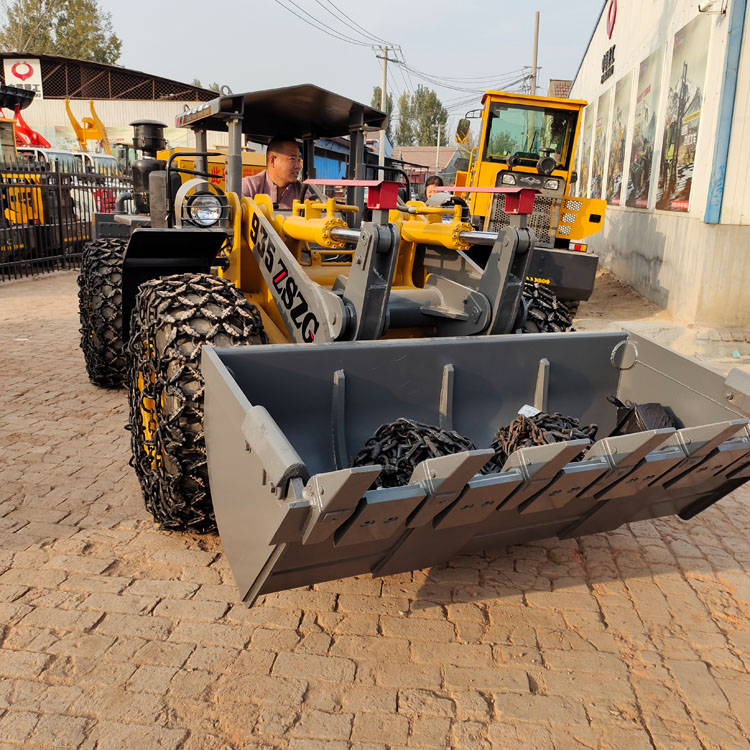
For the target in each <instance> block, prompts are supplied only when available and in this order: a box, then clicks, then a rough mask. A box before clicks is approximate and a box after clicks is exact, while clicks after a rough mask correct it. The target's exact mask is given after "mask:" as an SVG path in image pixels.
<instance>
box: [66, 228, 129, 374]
mask: <svg viewBox="0 0 750 750" xmlns="http://www.w3.org/2000/svg"><path fill="white" fill-rule="evenodd" d="M126 245H127V240H126V239H120V238H108V239H100V240H93V241H92V242H88V243H87V244H86V246H85V247H84V249H83V260H82V262H81V271H80V273H79V274H78V310H79V317H80V321H81V327H80V329H79V331H80V334H81V349H82V350H83V358H84V360H85V362H86V371H87V372H88V376H89V380H90V381H91V382H92V383H93V384H94V385H98V386H102V387H105V388H116V387H118V386H121V385H122V384H123V383H124V380H125V375H126V372H127V356H126V353H125V351H124V347H123V343H122V260H123V256H124V254H125V246H126Z"/></svg>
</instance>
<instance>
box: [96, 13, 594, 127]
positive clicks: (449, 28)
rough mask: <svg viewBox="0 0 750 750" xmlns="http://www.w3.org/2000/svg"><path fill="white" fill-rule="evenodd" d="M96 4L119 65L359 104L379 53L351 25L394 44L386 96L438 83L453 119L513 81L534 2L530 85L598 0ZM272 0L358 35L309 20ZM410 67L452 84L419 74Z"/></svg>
mask: <svg viewBox="0 0 750 750" xmlns="http://www.w3.org/2000/svg"><path fill="white" fill-rule="evenodd" d="M295 4H296V5H295ZM100 5H101V6H102V8H103V9H104V10H106V11H108V12H110V13H111V14H112V23H113V27H114V29H115V32H116V33H117V34H118V36H119V37H120V38H121V39H122V42H123V45H122V57H121V58H120V64H121V65H124V66H125V67H128V68H133V69H135V70H140V71H144V72H146V73H150V74H152V75H159V76H164V77H166V78H172V79H175V80H178V81H185V82H188V83H190V82H192V80H193V79H194V78H198V79H200V80H201V82H202V83H203V84H204V85H208V84H209V83H212V82H214V81H215V82H217V83H219V84H226V85H228V86H229V87H230V88H231V89H232V91H233V92H235V93H238V92H241V91H252V90H255V89H265V88H274V87H276V86H289V85H294V84H299V83H315V84H317V85H319V86H322V87H324V88H328V89H331V90H333V91H335V92H337V93H340V94H343V95H345V96H349V97H351V98H353V99H357V100H359V101H365V102H366V103H369V101H370V97H371V96H372V87H373V86H375V85H380V80H381V68H380V64H381V63H380V60H377V59H376V57H375V52H374V51H373V50H372V49H371V46H370V45H371V44H376V43H377V42H376V41H374V40H373V39H370V38H368V37H367V36H366V34H365V32H362V31H360V30H359V29H358V28H357V27H358V26H359V27H362V28H363V29H365V30H366V31H367V32H369V34H370V35H371V36H373V37H378V38H380V39H383V40H386V41H387V42H390V43H392V44H397V45H401V49H402V50H403V56H404V59H405V61H406V63H407V65H409V66H410V67H411V68H412V69H413V71H411V72H409V71H407V70H405V69H403V68H401V67H400V66H397V65H390V64H389V66H388V67H389V84H388V86H389V88H391V89H393V90H395V93H396V95H397V96H398V95H399V94H400V93H401V91H403V90H405V89H406V90H413V89H414V88H416V86H417V84H419V83H422V84H424V85H426V86H428V87H430V88H433V89H434V90H436V91H437V92H438V95H439V96H440V98H441V100H442V101H443V103H444V104H445V105H446V106H447V108H448V109H449V110H450V111H451V114H452V118H451V119H453V116H457V115H458V114H459V113H461V114H462V113H463V112H464V111H466V110H467V109H471V102H473V101H474V98H475V100H476V104H477V105H478V104H479V99H480V97H481V94H480V90H482V89H484V88H494V87H498V86H500V87H502V88H512V87H509V86H508V85H507V84H508V83H509V82H511V81H513V80H515V79H517V78H519V77H520V76H521V75H522V68H523V67H524V66H531V61H532V49H533V32H534V12H535V11H536V10H539V11H540V13H541V17H540V28H539V63H538V64H539V66H540V67H541V71H540V74H539V81H540V93H546V92H547V84H548V81H549V79H550V78H563V79H565V78H572V77H573V76H574V75H575V73H576V70H577V68H578V64H579V63H580V60H581V58H582V56H583V53H584V51H585V49H586V45H587V43H588V40H589V37H590V36H591V32H592V30H593V28H594V25H595V24H596V21H597V18H598V16H599V12H600V11H601V8H602V0H576V2H571V3H565V2H560V0H536V2H532V3H529V2H523V0H521V1H519V0H514V1H509V0H423V1H422V2H414V1H413V0H399V1H397V0H376V1H375V2H369V3H365V2H361V1H360V2H355V1H354V0H221V1H217V2H213V3H212V2H206V0H148V1H147V0H127V2H122V0H100ZM282 5H283V6H286V7H287V8H290V9H291V10H293V11H294V12H295V13H297V14H298V15H299V16H302V17H303V18H305V19H306V20H307V21H309V22H310V23H314V22H315V21H316V20H317V21H318V22H319V23H320V25H322V26H324V28H325V29H326V30H327V31H328V32H330V33H332V34H337V35H339V36H344V37H347V38H350V39H352V40H356V41H358V42H360V43H361V45H360V44H357V45H355V44H349V43H347V42H345V41H343V40H341V39H338V38H334V37H332V36H330V35H329V34H326V33H325V32H324V31H321V30H317V29H315V28H312V27H311V26H310V25H309V24H308V23H306V22H305V21H303V20H301V19H300V18H297V17H295V16H294V15H292V13H291V12H290V11H289V10H285V9H284V8H283V7H281V6H282ZM328 11H330V12H328ZM339 11H341V12H343V14H345V16H342V15H341V14H340V13H339ZM347 24H348V25H347ZM352 27H353V28H352ZM414 71H420V72H422V73H426V74H428V75H429V76H431V77H434V78H436V79H439V80H440V81H442V82H444V83H445V84H448V85H449V86H454V87H455V88H448V87H446V86H438V85H436V84H435V83H434V82H432V81H425V80H423V79H421V78H420V77H419V74H417V73H416V72H414ZM448 79H454V80H452V81H451V80H448ZM455 79H463V80H460V81H459V80H455ZM466 79H475V80H473V81H468V80H466ZM478 79H481V80H478ZM456 89H471V90H469V91H462V90H461V91H459V90H456ZM467 100H468V103H467Z"/></svg>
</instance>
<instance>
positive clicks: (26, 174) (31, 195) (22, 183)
mask: <svg viewBox="0 0 750 750" xmlns="http://www.w3.org/2000/svg"><path fill="white" fill-rule="evenodd" d="M54 166H55V165H52V167H53V169H50V165H49V164H47V163H45V162H18V163H16V162H9V163H0V281H4V280H8V279H13V278H20V277H23V276H33V275H36V274H39V273H46V272H49V271H56V270H60V269H66V268H75V267H77V266H78V265H79V264H80V261H81V253H82V251H83V246H84V244H85V243H86V242H88V240H89V239H90V238H91V220H92V217H93V215H94V214H95V213H97V212H103V211H114V210H115V201H116V199H117V195H118V194H119V193H121V192H123V191H127V190H130V188H131V186H132V178H130V177H125V176H122V175H114V174H107V173H104V172H86V173H82V172H59V171H54Z"/></svg>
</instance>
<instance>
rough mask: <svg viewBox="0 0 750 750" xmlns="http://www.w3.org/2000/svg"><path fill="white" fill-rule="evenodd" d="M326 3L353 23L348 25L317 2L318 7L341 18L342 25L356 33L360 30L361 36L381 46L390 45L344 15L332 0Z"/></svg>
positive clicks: (327, 0)
mask: <svg viewBox="0 0 750 750" xmlns="http://www.w3.org/2000/svg"><path fill="white" fill-rule="evenodd" d="M325 1H326V3H328V5H330V6H331V7H332V8H333V9H334V10H335V11H337V12H338V13H340V14H341V16H343V17H344V18H347V19H348V20H349V21H351V24H349V23H346V21H345V20H344V18H340V17H338V16H336V14H335V13H332V12H331V11H330V10H328V9H327V8H325V6H323V5H322V3H321V2H320V0H315V2H316V3H317V4H318V5H320V7H321V8H323V9H324V10H328V12H329V13H331V15H332V16H334V18H339V20H340V21H341V22H342V23H344V24H346V25H347V26H348V27H349V28H350V29H353V30H354V31H357V30H359V33H360V34H362V35H363V36H366V37H369V38H370V39H372V40H374V41H375V42H377V43H379V44H388V42H387V41H386V40H385V39H381V38H380V37H379V36H376V35H375V34H373V33H372V32H370V31H368V30H367V29H366V28H365V27H364V26H361V25H360V24H358V23H357V22H356V21H355V20H354V19H353V18H352V17H351V16H348V15H347V14H346V13H344V11H343V10H341V8H339V7H338V6H337V5H335V4H334V3H332V2H331V0H325ZM352 24H354V25H353V26H352Z"/></svg>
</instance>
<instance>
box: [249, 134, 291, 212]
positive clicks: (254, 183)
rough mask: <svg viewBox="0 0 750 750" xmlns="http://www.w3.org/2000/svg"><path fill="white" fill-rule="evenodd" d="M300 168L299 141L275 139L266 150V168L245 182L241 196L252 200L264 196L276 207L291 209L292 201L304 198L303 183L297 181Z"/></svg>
mask: <svg viewBox="0 0 750 750" xmlns="http://www.w3.org/2000/svg"><path fill="white" fill-rule="evenodd" d="M301 166H302V159H300V155H299V147H298V146H297V142H296V141H295V140H294V139H293V138H283V137H276V138H274V139H273V140H272V141H271V142H270V143H269V144H268V149H267V150H266V168H265V169H264V170H263V171H262V172H258V174H254V175H252V176H251V177H245V178H244V179H243V180H242V195H243V196H244V197H246V198H253V197H255V196H256V195H257V194H258V193H265V194H266V195H268V196H269V197H270V198H271V201H272V202H273V206H274V208H281V209H286V210H291V208H292V203H293V201H294V200H295V199H296V200H300V198H301V197H302V183H301V182H299V180H298V179H297V177H298V176H299V171H300V167H301Z"/></svg>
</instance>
